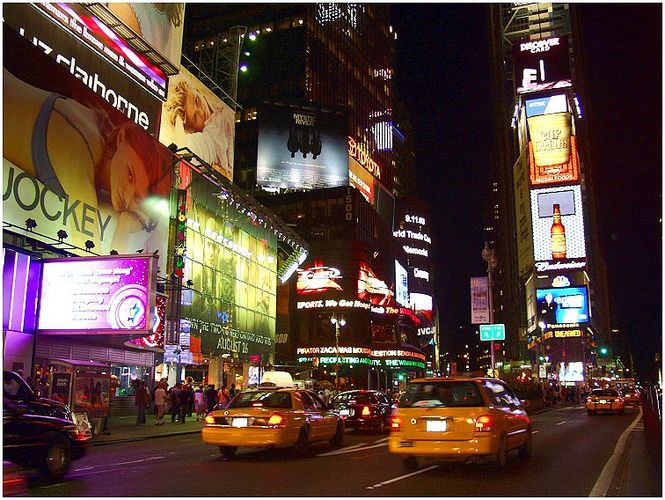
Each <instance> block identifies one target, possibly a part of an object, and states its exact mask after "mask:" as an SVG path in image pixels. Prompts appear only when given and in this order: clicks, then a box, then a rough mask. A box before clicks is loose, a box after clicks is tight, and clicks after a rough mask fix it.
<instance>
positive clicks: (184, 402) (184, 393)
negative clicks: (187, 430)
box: [178, 382, 194, 424]
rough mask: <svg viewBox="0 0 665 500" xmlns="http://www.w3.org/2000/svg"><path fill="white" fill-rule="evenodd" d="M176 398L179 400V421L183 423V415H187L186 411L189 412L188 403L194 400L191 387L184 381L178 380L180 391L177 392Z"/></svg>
mask: <svg viewBox="0 0 665 500" xmlns="http://www.w3.org/2000/svg"><path fill="white" fill-rule="evenodd" d="M178 398H179V400H180V423H181V424H184V423H185V417H186V416H187V413H189V405H190V404H191V402H192V401H193V400H194V396H193V393H192V387H191V386H190V385H187V384H185V383H184V382H180V393H179V394H178Z"/></svg>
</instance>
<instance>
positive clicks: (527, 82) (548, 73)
mask: <svg viewBox="0 0 665 500" xmlns="http://www.w3.org/2000/svg"><path fill="white" fill-rule="evenodd" d="M513 67H514V69H515V75H514V76H515V92H516V93H517V94H527V93H529V92H540V91H543V90H550V89H560V88H566V87H570V86H572V80H571V77H570V57H569V55H568V38H566V37H565V36H563V37H552V38H545V39H542V40H523V41H521V42H518V43H515V44H514V45H513Z"/></svg>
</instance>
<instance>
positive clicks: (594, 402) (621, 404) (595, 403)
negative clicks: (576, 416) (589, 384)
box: [586, 389, 626, 415]
mask: <svg viewBox="0 0 665 500" xmlns="http://www.w3.org/2000/svg"><path fill="white" fill-rule="evenodd" d="M599 411H615V412H617V413H618V414H619V415H623V414H624V413H625V411H626V403H625V401H624V399H623V396H622V395H621V393H620V392H619V391H617V390H616V389H593V390H592V391H591V393H589V396H588V397H587V398H586V412H587V414H589V415H595V414H596V413H597V412H599Z"/></svg>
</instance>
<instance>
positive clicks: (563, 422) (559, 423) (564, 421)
mask: <svg viewBox="0 0 665 500" xmlns="http://www.w3.org/2000/svg"><path fill="white" fill-rule="evenodd" d="M566 422H568V420H562V421H561V422H557V423H556V425H561V424H565V423H566Z"/></svg>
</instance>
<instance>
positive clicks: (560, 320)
mask: <svg viewBox="0 0 665 500" xmlns="http://www.w3.org/2000/svg"><path fill="white" fill-rule="evenodd" d="M536 301H537V303H538V305H537V313H538V323H539V324H540V323H543V324H544V329H552V328H557V327H558V328H561V327H562V326H563V325H570V326H571V327H574V326H579V325H580V324H583V323H588V322H589V297H588V291H587V288H586V287H582V286H580V287H566V288H538V289H537V290H536Z"/></svg>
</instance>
